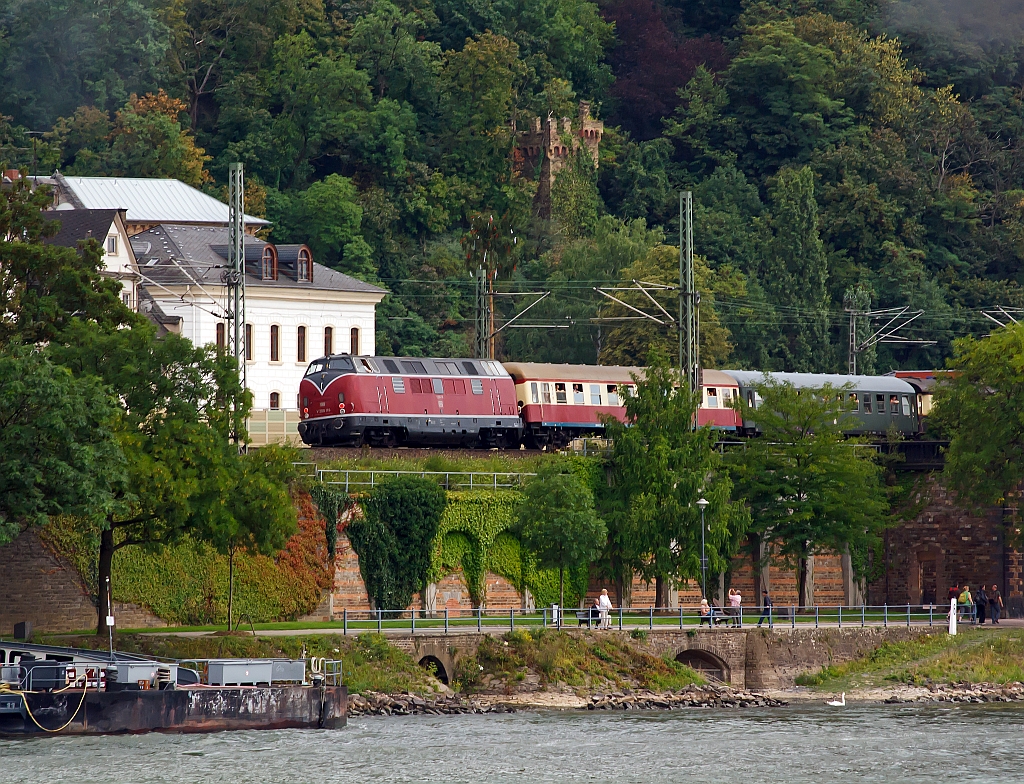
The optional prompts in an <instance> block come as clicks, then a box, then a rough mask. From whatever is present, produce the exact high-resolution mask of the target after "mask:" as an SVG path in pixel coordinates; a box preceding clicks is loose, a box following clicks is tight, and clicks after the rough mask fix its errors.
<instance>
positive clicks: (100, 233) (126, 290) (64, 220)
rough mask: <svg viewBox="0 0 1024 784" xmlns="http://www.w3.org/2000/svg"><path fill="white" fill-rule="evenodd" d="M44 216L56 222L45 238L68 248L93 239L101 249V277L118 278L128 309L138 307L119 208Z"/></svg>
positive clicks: (132, 258) (134, 275) (136, 280)
mask: <svg viewBox="0 0 1024 784" xmlns="http://www.w3.org/2000/svg"><path fill="white" fill-rule="evenodd" d="M47 217H49V218H51V219H52V220H55V221H59V222H60V229H59V231H58V232H57V234H56V235H55V236H53V237H50V238H48V239H46V240H45V241H46V242H47V243H49V244H52V245H63V246H64V247H68V248H76V247H78V243H80V242H85V241H86V240H90V239H93V240H96V241H97V242H98V243H99V244H100V247H101V248H102V249H103V269H102V270H101V274H103V275H104V276H105V277H109V278H114V279H115V280H119V281H121V299H122V300H123V301H124V304H125V305H127V306H128V307H129V308H131V309H132V310H137V309H138V306H139V287H138V284H139V270H138V266H137V265H136V263H135V254H134V253H133V252H132V246H131V243H130V242H129V240H128V231H127V229H126V227H125V214H124V211H123V210H61V211H59V212H55V213H47Z"/></svg>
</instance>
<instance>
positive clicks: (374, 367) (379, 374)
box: [299, 355, 922, 449]
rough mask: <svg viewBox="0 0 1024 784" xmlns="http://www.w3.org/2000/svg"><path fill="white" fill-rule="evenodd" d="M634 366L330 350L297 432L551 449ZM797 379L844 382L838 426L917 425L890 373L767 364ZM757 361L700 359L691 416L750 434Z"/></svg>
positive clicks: (306, 391) (599, 416)
mask: <svg viewBox="0 0 1024 784" xmlns="http://www.w3.org/2000/svg"><path fill="white" fill-rule="evenodd" d="M643 372H644V370H643V368H640V367H614V366H612V367H609V366H600V365H554V364H543V363H534V362H506V363H504V364H502V363H499V362H496V361H494V360H488V359H456V358H422V357H367V356H348V355H336V356H329V357H322V358H320V359H317V360H314V361H313V362H311V363H310V365H309V367H308V369H307V370H306V375H305V376H304V377H303V379H302V382H301V383H300V385H299V403H300V407H299V416H300V422H299V435H300V437H301V438H302V440H303V441H304V442H305V443H306V444H309V445H311V446H328V445H338V446H359V445H362V444H370V445H372V446H422V447H434V446H449V447H485V448H499V449H501V448H508V447H518V446H519V445H520V444H523V445H525V446H526V447H528V448H531V449H541V448H545V447H552V448H558V447H561V446H564V445H565V444H567V443H568V442H569V441H571V440H572V439H573V438H578V437H581V436H595V435H601V434H602V433H603V432H604V417H605V416H612V417H615V418H616V419H618V420H619V421H622V420H623V419H624V417H625V398H626V397H627V396H629V395H631V394H634V393H635V391H636V381H635V378H641V377H642V376H643ZM772 377H773V378H775V379H777V380H779V381H783V382H788V383H791V384H793V385H794V386H795V387H797V388H819V387H822V386H824V385H825V384H831V385H833V386H835V387H841V386H847V387H848V388H849V389H848V391H847V392H846V393H844V394H847V395H848V396H849V409H850V413H851V415H852V417H853V419H854V421H855V422H856V425H855V426H854V427H853V428H851V430H850V433H851V434H855V435H883V434H885V433H887V432H888V431H889V429H890V427H895V428H896V429H897V430H899V431H900V433H902V434H903V435H905V436H914V435H917V434H919V433H920V432H922V428H921V412H920V410H919V408H920V405H921V396H920V395H919V394H918V390H916V389H915V388H914V387H913V386H912V385H911V384H910V383H908V382H907V381H906V380H904V379H902V378H898V377H895V376H891V375H890V376H838V375H825V374H812V373H774V374H772ZM764 380H765V375H764V374H763V373H760V372H752V371H742V370H704V371H703V385H704V386H703V389H702V393H701V401H700V407H699V409H698V411H697V421H698V424H700V425H702V426H710V427H713V428H716V429H720V430H723V431H729V432H734V433H737V434H738V435H755V434H756V427H755V425H754V423H753V422H750V421H743V419H742V418H741V415H740V413H739V411H737V410H736V409H735V408H734V407H733V401H734V400H735V399H736V398H738V397H741V396H742V398H743V399H745V400H746V401H747V403H748V404H750V405H755V406H756V405H757V402H758V398H757V393H756V390H755V387H756V385H757V384H759V383H760V382H762V381H764Z"/></svg>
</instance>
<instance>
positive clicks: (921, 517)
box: [868, 475, 1020, 604]
mask: <svg viewBox="0 0 1024 784" xmlns="http://www.w3.org/2000/svg"><path fill="white" fill-rule="evenodd" d="M910 504H911V505H912V507H914V508H917V509H919V510H920V511H918V512H917V514H916V515H915V517H914V519H913V520H909V521H907V522H906V523H903V524H902V525H900V526H899V527H898V528H894V529H892V530H890V531H887V532H886V534H885V546H884V550H883V557H884V562H883V564H882V574H881V576H880V577H879V578H878V579H876V580H874V581H873V582H872V583H871V584H870V585H869V586H868V602H869V603H871V604H883V603H888V604H905V603H908V602H909V603H911V604H920V603H922V601H923V600H925V599H927V600H929V601H931V600H932V597H933V595H934V599H935V601H936V602H937V603H943V602H945V601H947V600H948V593H947V592H948V590H949V587H950V586H951V585H954V584H955V585H963V584H964V583H967V584H969V585H971V586H972V587H975V586H977V585H979V584H980V583H984V584H986V585H992V584H996V585H998V586H999V587H1000V590H1001V591H1002V592H1003V595H1004V597H1006V598H1007V599H1008V598H1010V597H1011V596H1014V595H1019V594H1020V555H1019V553H1016V552H1015V551H1013V550H1011V549H1010V548H1006V547H1004V543H1003V530H1004V525H1003V518H1002V510H1001V509H999V508H998V507H990V508H966V507H965V506H964V505H963V504H961V503H959V502H958V501H957V500H956V498H955V496H954V495H953V494H952V493H951V492H950V491H949V490H947V489H946V487H945V486H944V484H943V483H942V481H941V475H928V476H922V478H921V480H920V483H919V485H918V487H917V489H916V490H915V492H914V493H913V495H912V496H911V499H910Z"/></svg>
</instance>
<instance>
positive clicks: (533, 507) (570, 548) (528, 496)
mask: <svg viewBox="0 0 1024 784" xmlns="http://www.w3.org/2000/svg"><path fill="white" fill-rule="evenodd" d="M519 535H520V537H521V539H522V543H523V547H524V548H525V549H527V550H528V551H530V552H531V553H532V554H533V556H534V557H535V558H536V559H537V563H538V564H539V565H540V566H543V567H547V568H550V569H558V575H559V606H561V607H564V606H565V591H564V586H563V583H564V579H563V578H564V574H565V571H566V570H567V569H572V568H574V567H575V568H579V567H581V566H583V565H585V564H589V563H590V561H592V560H593V559H594V557H595V556H596V555H597V554H598V553H599V552H600V550H601V546H602V545H603V543H604V541H605V537H606V536H607V529H606V528H605V524H604V521H603V520H601V518H599V517H598V516H597V513H596V512H595V511H594V494H593V492H592V491H591V489H590V487H589V486H588V485H587V483H586V482H585V481H584V480H582V479H580V477H579V476H577V475H576V474H574V473H572V472H571V471H569V470H567V469H566V468H565V467H563V466H562V465H559V464H558V463H548V464H546V465H544V466H542V467H541V468H540V470H539V471H538V472H537V476H536V477H535V478H533V479H532V480H531V481H530V482H529V483H528V484H527V485H526V488H525V490H524V491H523V503H522V504H521V505H520V507H519Z"/></svg>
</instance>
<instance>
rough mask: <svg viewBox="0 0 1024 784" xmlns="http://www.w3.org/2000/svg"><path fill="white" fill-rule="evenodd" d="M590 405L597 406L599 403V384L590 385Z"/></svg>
mask: <svg viewBox="0 0 1024 784" xmlns="http://www.w3.org/2000/svg"><path fill="white" fill-rule="evenodd" d="M590 405H592V406H599V405H601V385H600V384H591V385H590Z"/></svg>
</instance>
